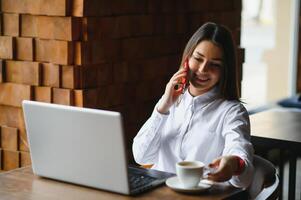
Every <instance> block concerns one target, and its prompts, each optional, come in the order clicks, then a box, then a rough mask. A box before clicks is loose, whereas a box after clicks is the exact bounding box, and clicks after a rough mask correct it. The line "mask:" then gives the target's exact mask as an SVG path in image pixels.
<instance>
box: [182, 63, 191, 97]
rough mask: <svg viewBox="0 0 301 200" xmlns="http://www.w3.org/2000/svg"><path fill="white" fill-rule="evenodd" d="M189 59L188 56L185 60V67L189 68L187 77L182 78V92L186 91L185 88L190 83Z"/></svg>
mask: <svg viewBox="0 0 301 200" xmlns="http://www.w3.org/2000/svg"><path fill="white" fill-rule="evenodd" d="M188 62H189V60H188V58H186V59H185V62H184V69H186V70H187V76H186V77H185V78H182V80H181V83H182V93H184V91H185V89H186V88H187V87H188V85H189V63H188Z"/></svg>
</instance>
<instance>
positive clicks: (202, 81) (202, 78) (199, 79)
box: [195, 77, 210, 83]
mask: <svg viewBox="0 0 301 200" xmlns="http://www.w3.org/2000/svg"><path fill="white" fill-rule="evenodd" d="M195 80H196V82H199V83H205V82H207V81H209V80H210V79H209V78H207V77H195Z"/></svg>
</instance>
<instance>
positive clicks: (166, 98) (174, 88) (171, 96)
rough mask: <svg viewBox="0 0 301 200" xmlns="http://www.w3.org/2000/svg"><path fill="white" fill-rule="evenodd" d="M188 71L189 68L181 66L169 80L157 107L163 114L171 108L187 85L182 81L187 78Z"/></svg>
mask: <svg viewBox="0 0 301 200" xmlns="http://www.w3.org/2000/svg"><path fill="white" fill-rule="evenodd" d="M187 73H188V69H187V68H184V67H182V68H180V70H179V71H177V72H176V73H175V74H174V75H173V76H172V77H171V79H170V80H169V82H168V83H167V85H166V88H165V92H164V95H163V97H162V99H161V101H160V103H159V105H158V107H157V111H158V112H159V113H161V114H166V113H168V111H169V108H170V107H171V106H172V105H173V104H174V103H175V102H176V101H177V99H178V98H179V96H180V95H181V94H182V91H183V89H184V87H185V83H183V82H182V80H183V79H186V77H187Z"/></svg>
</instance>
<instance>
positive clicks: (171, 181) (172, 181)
mask: <svg viewBox="0 0 301 200" xmlns="http://www.w3.org/2000/svg"><path fill="white" fill-rule="evenodd" d="M165 183H166V185H167V186H168V187H170V188H171V189H173V190H175V191H177V192H184V193H199V192H204V191H206V190H208V189H209V188H210V187H211V186H212V184H210V182H208V181H206V180H204V181H203V180H201V181H200V183H199V184H198V186H197V187H194V188H184V187H183V185H182V184H181V183H180V181H179V179H178V177H177V176H174V177H170V178H168V179H167V180H166V182H165Z"/></svg>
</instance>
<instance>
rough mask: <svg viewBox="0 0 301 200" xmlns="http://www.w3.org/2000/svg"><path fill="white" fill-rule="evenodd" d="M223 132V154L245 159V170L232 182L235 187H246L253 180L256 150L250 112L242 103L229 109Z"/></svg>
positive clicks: (231, 180)
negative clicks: (253, 144)
mask: <svg viewBox="0 0 301 200" xmlns="http://www.w3.org/2000/svg"><path fill="white" fill-rule="evenodd" d="M222 134H223V137H224V138H225V147H224V150H223V155H236V156H239V157H240V158H242V159H243V160H244V161H245V169H244V171H243V172H242V173H241V174H240V175H238V176H233V177H232V178H231V179H230V183H231V184H232V185H233V186H235V187H240V188H246V187H248V186H249V185H250V184H251V182H252V177H253V172H254V167H253V154H254V150H253V146H252V144H251V142H250V120H249V114H248V112H247V110H246V109H245V108H244V106H243V105H241V104H240V103H239V104H237V105H234V106H232V107H231V108H230V109H229V110H228V112H227V114H226V116H225V119H224V129H223V133H222Z"/></svg>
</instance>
